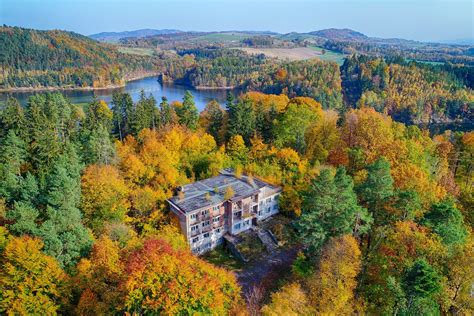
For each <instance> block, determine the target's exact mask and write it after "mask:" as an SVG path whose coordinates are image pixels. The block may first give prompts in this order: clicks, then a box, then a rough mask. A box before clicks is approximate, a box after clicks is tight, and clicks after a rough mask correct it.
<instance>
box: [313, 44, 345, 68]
mask: <svg viewBox="0 0 474 316" xmlns="http://www.w3.org/2000/svg"><path fill="white" fill-rule="evenodd" d="M311 48H312V49H313V50H316V51H318V52H320V53H321V55H319V56H318V57H317V58H319V59H321V60H325V61H333V62H336V63H337V64H338V65H342V64H343V63H344V59H345V58H346V57H347V56H346V55H345V54H341V53H338V52H335V51H332V50H327V49H324V48H321V47H318V46H311ZM323 49H324V50H325V53H324V54H323V53H322V52H323Z"/></svg>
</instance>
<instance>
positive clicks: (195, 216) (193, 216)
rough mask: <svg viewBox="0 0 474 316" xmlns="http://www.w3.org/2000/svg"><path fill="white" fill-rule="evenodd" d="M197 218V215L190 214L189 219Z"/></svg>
mask: <svg viewBox="0 0 474 316" xmlns="http://www.w3.org/2000/svg"><path fill="white" fill-rule="evenodd" d="M197 217H198V215H197V213H194V214H191V216H190V218H191V219H196V218H197Z"/></svg>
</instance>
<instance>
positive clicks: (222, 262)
mask: <svg viewBox="0 0 474 316" xmlns="http://www.w3.org/2000/svg"><path fill="white" fill-rule="evenodd" d="M202 259H204V260H206V261H207V262H210V263H212V264H215V265H216V266H218V267H221V268H225V269H227V270H232V271H236V270H240V269H242V267H243V263H242V262H240V261H239V260H237V259H236V258H235V257H234V256H232V254H231V253H230V252H229V251H228V250H227V249H225V248H224V246H222V245H220V246H217V247H216V248H215V249H213V250H211V251H209V252H208V253H206V254H205V255H203V256H202Z"/></svg>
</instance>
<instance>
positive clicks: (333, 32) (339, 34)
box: [309, 28, 369, 41]
mask: <svg viewBox="0 0 474 316" xmlns="http://www.w3.org/2000/svg"><path fill="white" fill-rule="evenodd" d="M309 34H311V35H315V36H319V37H323V38H326V39H330V40H350V41H354V40H362V41H363V40H367V39H368V38H369V37H368V36H366V35H364V34H362V33H360V32H357V31H354V30H351V29H334V28H331V29H324V30H319V31H314V32H309Z"/></svg>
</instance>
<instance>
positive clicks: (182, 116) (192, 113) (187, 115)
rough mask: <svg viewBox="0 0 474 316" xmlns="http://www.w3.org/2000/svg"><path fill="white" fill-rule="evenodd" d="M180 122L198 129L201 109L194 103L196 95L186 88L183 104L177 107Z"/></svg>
mask: <svg viewBox="0 0 474 316" xmlns="http://www.w3.org/2000/svg"><path fill="white" fill-rule="evenodd" d="M176 114H177V115H178V119H179V124H181V125H184V126H187V127H188V128H189V129H191V130H196V128H197V124H198V120H199V111H198V109H197V108H196V104H195V103H194V97H193V95H192V94H191V92H190V91H189V90H186V92H185V94H184V97H183V104H182V105H181V106H180V107H177V108H176Z"/></svg>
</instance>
